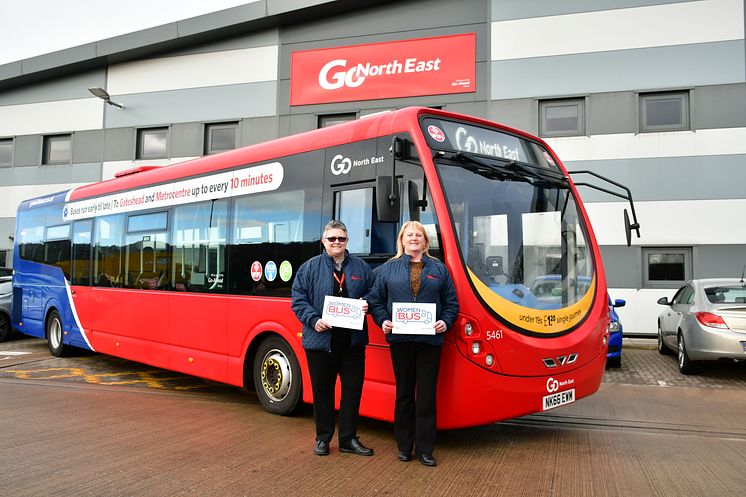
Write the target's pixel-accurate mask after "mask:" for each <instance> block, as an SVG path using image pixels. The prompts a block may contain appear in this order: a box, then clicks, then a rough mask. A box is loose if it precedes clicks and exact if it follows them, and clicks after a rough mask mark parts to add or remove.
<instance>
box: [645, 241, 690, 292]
mask: <svg viewBox="0 0 746 497" xmlns="http://www.w3.org/2000/svg"><path fill="white" fill-rule="evenodd" d="M642 256H643V270H644V271H645V274H644V277H643V284H644V285H645V286H647V287H666V288H668V287H678V286H681V285H682V284H683V283H684V281H686V280H689V279H691V277H692V250H691V249H690V248H670V247H664V248H643V249H642Z"/></svg>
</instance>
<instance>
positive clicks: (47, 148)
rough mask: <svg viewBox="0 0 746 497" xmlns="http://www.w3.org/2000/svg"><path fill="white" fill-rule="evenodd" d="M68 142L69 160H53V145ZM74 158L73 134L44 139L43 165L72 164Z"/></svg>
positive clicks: (47, 136)
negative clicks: (58, 142) (51, 154)
mask: <svg viewBox="0 0 746 497" xmlns="http://www.w3.org/2000/svg"><path fill="white" fill-rule="evenodd" d="M63 140H66V141H67V143H68V153H67V159H65V160H52V159H51V157H50V153H51V148H52V147H51V145H52V143H53V142H57V141H63ZM72 158H73V135H72V133H60V134H54V135H44V138H43V139H42V159H41V163H42V164H43V165H58V164H63V165H64V164H72Z"/></svg>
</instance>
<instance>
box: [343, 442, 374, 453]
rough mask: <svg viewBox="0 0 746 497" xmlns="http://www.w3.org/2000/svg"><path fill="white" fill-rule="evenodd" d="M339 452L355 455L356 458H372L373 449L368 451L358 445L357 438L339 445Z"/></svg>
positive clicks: (366, 448)
mask: <svg viewBox="0 0 746 497" xmlns="http://www.w3.org/2000/svg"><path fill="white" fill-rule="evenodd" d="M339 451H340V452H346V453H348V454H356V455H358V456H372V455H373V449H369V448H368V447H366V446H365V445H363V444H361V443H360V440H358V439H357V438H351V439H349V440H348V441H347V442H344V443H340V444H339Z"/></svg>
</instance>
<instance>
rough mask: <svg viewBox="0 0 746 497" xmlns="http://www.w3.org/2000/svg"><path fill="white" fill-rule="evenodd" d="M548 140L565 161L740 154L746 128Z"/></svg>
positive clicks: (744, 147) (745, 144) (743, 150)
mask: <svg viewBox="0 0 746 497" xmlns="http://www.w3.org/2000/svg"><path fill="white" fill-rule="evenodd" d="M546 142H547V143H549V146H550V147H552V149H553V150H554V151H555V152H557V155H559V158H560V160H562V161H563V162H571V161H581V160H612V159H635V158H643V157H682V156H703V155H736V154H744V153H746V128H720V129H700V130H697V131H673V132H666V133H639V134H635V133H620V134H609V135H591V136H573V137H566V138H547V139H546Z"/></svg>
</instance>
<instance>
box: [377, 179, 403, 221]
mask: <svg viewBox="0 0 746 497" xmlns="http://www.w3.org/2000/svg"><path fill="white" fill-rule="evenodd" d="M400 198H401V197H400V196H399V181H398V180H397V179H396V178H395V177H392V176H379V177H378V178H376V214H377V215H378V221H379V222H382V223H396V222H398V221H399V210H400Z"/></svg>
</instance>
